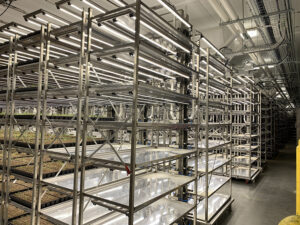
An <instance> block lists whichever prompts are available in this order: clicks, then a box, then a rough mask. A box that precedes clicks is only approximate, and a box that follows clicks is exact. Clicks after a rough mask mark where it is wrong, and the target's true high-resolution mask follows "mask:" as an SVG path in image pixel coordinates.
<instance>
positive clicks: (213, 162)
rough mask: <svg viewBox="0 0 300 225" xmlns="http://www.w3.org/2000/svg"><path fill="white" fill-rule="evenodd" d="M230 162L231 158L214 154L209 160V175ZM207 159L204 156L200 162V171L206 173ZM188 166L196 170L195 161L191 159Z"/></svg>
mask: <svg viewBox="0 0 300 225" xmlns="http://www.w3.org/2000/svg"><path fill="white" fill-rule="evenodd" d="M229 162H230V158H226V155H221V154H212V155H209V158H208V173H211V172H213V171H215V170H216V169H218V168H220V167H222V166H224V165H225V164H227V163H229ZM205 165H206V158H205V155H202V156H201V157H200V158H199V160H198V171H199V172H200V173H202V174H203V173H205ZM188 166H189V167H192V168H195V159H194V158H193V159H189V162H188Z"/></svg>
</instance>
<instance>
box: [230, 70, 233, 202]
mask: <svg viewBox="0 0 300 225" xmlns="http://www.w3.org/2000/svg"><path fill="white" fill-rule="evenodd" d="M232 88H233V82H232V74H230V112H229V116H230V119H229V121H230V127H229V129H230V130H229V132H230V133H229V135H230V137H229V138H230V139H229V140H230V145H229V148H230V152H229V154H230V163H229V166H230V169H229V176H230V184H229V185H230V187H229V188H230V197H231V196H232V98H233V96H232V95H233V91H232Z"/></svg>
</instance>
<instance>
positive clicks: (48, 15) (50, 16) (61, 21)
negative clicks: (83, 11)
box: [45, 13, 70, 25]
mask: <svg viewBox="0 0 300 225" xmlns="http://www.w3.org/2000/svg"><path fill="white" fill-rule="evenodd" d="M45 16H47V17H49V18H51V19H54V20H56V21H58V22H60V23H62V24H64V25H70V24H69V23H67V22H65V21H63V20H61V19H58V18H56V17H55V16H52V15H50V14H49V13H45Z"/></svg>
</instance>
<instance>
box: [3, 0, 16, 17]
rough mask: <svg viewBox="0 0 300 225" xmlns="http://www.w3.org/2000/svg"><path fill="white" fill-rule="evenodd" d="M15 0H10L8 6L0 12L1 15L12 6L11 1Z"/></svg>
mask: <svg viewBox="0 0 300 225" xmlns="http://www.w3.org/2000/svg"><path fill="white" fill-rule="evenodd" d="M12 1H13V0H10V2H9V3H8V6H7V7H6V9H5V10H4V11H3V12H2V13H1V14H0V16H2V15H3V14H4V13H5V12H6V11H7V10H8V9H9V7H10V5H11V3H12Z"/></svg>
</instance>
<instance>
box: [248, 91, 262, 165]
mask: <svg viewBox="0 0 300 225" xmlns="http://www.w3.org/2000/svg"><path fill="white" fill-rule="evenodd" d="M258 107H259V109H258V112H259V114H258V116H259V118H258V123H259V125H258V126H259V127H258V132H259V135H258V137H259V140H258V143H257V144H259V149H258V150H259V158H258V160H259V167H261V141H262V138H261V122H262V119H261V117H262V115H261V91H259V92H258ZM265 142H266V140H265ZM250 163H251V162H250Z"/></svg>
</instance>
